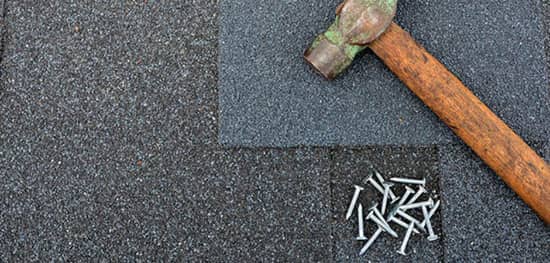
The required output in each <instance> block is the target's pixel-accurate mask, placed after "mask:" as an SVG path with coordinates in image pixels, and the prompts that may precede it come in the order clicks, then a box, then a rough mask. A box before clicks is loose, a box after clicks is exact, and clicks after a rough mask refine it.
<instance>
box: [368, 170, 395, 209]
mask: <svg viewBox="0 0 550 263" xmlns="http://www.w3.org/2000/svg"><path fill="white" fill-rule="evenodd" d="M372 174H374V175H375V176H376V178H378V181H379V182H380V183H381V184H384V183H385V182H386V180H384V177H382V174H380V172H378V170H376V168H373V169H372V170H371V176H370V177H372ZM382 194H383V193H382ZM389 194H390V198H391V200H392V201H393V200H395V199H397V196H396V195H395V193H394V192H393V191H392V190H391V189H390V193H389Z"/></svg>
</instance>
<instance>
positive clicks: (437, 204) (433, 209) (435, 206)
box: [420, 200, 441, 228]
mask: <svg viewBox="0 0 550 263" xmlns="http://www.w3.org/2000/svg"><path fill="white" fill-rule="evenodd" d="M440 203H441V201H440V200H437V202H435V204H434V206H433V207H432V209H431V210H430V213H429V214H428V219H430V218H432V216H433V215H434V214H435V212H436V211H437V209H438V208H439V205H440ZM420 225H422V228H424V226H425V225H426V219H424V221H422V223H421V224H420Z"/></svg>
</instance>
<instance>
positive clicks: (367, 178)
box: [363, 173, 396, 200]
mask: <svg viewBox="0 0 550 263" xmlns="http://www.w3.org/2000/svg"><path fill="white" fill-rule="evenodd" d="M372 175H373V174H372V173H369V175H368V176H367V177H366V178H365V179H364V180H363V182H365V183H370V184H372V186H374V188H376V190H378V192H380V193H381V194H384V188H382V186H380V184H378V183H377V182H376V181H375V180H374V179H373V178H372ZM390 198H391V199H392V200H394V199H395V198H396V197H395V194H394V193H393V192H390Z"/></svg>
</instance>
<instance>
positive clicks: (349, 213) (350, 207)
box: [346, 185, 365, 220]
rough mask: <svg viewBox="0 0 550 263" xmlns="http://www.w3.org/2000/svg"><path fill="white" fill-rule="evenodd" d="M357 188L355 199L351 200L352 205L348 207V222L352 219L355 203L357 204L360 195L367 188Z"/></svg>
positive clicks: (354, 194)
mask: <svg viewBox="0 0 550 263" xmlns="http://www.w3.org/2000/svg"><path fill="white" fill-rule="evenodd" d="M353 187H355V193H353V198H351V203H350V204H349V207H348V212H347V213H346V220H348V219H349V218H350V217H351V214H352V213H353V208H355V203H357V199H358V198H359V193H360V192H361V191H363V190H364V189H365V188H363V187H361V186H358V185H354V186H353Z"/></svg>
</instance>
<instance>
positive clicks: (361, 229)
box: [356, 204, 367, 240]
mask: <svg viewBox="0 0 550 263" xmlns="http://www.w3.org/2000/svg"><path fill="white" fill-rule="evenodd" d="M357 219H358V221H359V235H358V236H357V238H356V239H357V240H367V238H366V237H365V225H364V223H363V205H362V204H359V206H358V207H357Z"/></svg>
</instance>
